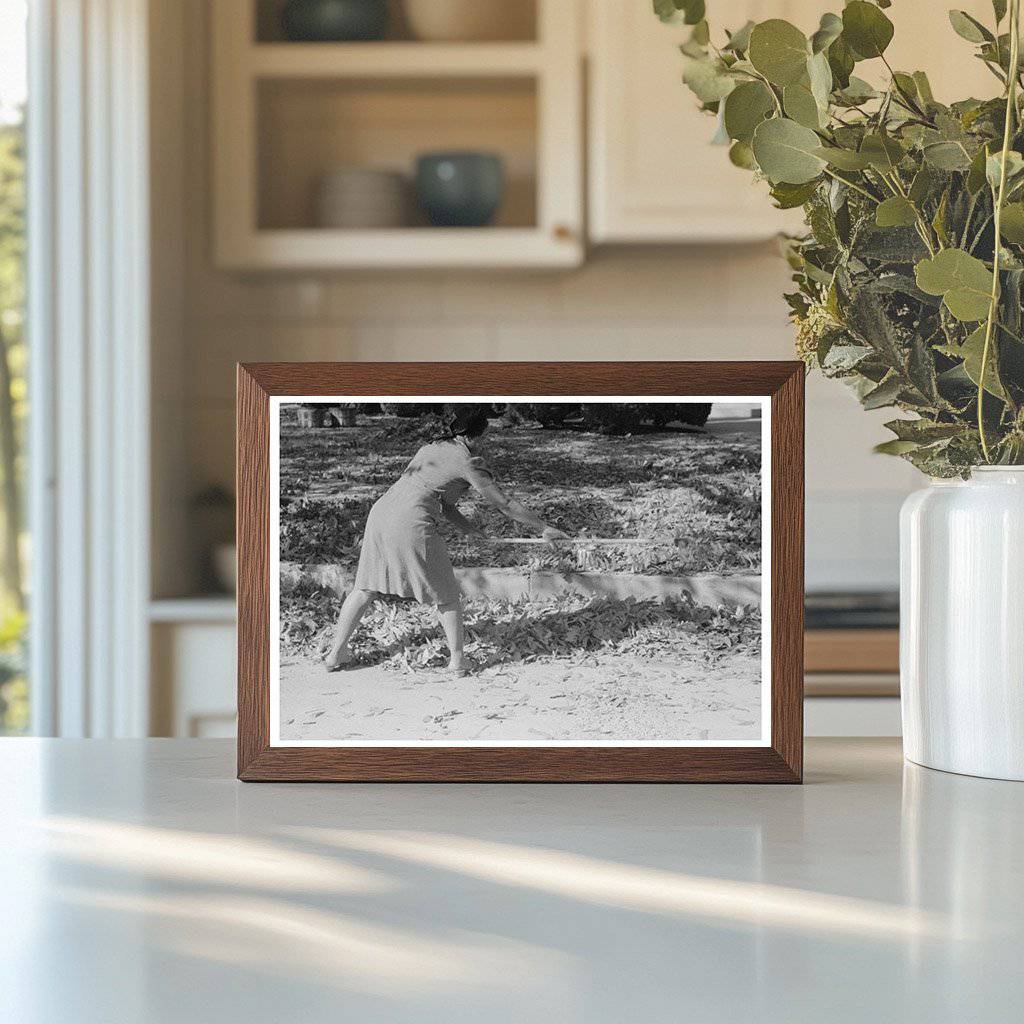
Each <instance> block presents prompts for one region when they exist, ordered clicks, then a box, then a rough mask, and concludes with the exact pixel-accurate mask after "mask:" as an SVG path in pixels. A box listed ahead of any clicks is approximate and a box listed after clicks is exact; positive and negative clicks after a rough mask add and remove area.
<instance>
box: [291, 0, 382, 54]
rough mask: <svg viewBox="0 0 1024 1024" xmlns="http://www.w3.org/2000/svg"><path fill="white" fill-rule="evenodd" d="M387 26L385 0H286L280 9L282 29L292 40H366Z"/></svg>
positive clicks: (346, 41)
mask: <svg viewBox="0 0 1024 1024" xmlns="http://www.w3.org/2000/svg"><path fill="white" fill-rule="evenodd" d="M387 27H388V6H387V0H288V2H287V3H286V4H285V5H284V8H283V9H282V11H281V28H282V29H283V30H284V34H285V37H286V38H287V39H291V40H293V41H294V42H301V43H342V42H345V43H349V42H368V41H370V40H373V39H381V38H382V37H383V36H384V33H385V31H386V30H387Z"/></svg>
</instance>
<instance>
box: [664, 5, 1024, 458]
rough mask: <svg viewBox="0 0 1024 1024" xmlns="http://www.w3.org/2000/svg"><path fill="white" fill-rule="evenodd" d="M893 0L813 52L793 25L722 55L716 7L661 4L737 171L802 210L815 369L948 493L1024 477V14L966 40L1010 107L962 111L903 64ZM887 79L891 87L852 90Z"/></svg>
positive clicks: (806, 356)
mask: <svg viewBox="0 0 1024 1024" xmlns="http://www.w3.org/2000/svg"><path fill="white" fill-rule="evenodd" d="M890 6H891V2H890V0H875V2H868V0H852V2H850V3H847V4H846V6H845V7H844V8H843V10H842V13H840V14H835V13H828V14H825V15H823V16H822V18H821V22H820V24H819V26H818V28H817V30H816V31H815V32H813V34H811V35H810V36H809V37H808V36H807V35H805V34H804V33H803V32H802V31H801V30H800V29H799V28H797V27H796V26H794V25H792V24H790V23H789V22H787V21H783V20H781V19H778V18H772V19H769V20H767V21H762V22H759V23H756V24H755V23H754V22H748V23H747V24H745V25H743V26H742V27H740V28H738V29H736V30H735V31H732V32H725V35H724V38H723V39H720V40H719V42H718V43H717V44H716V43H715V42H714V41H713V40H712V33H711V30H710V27H709V24H708V21H707V18H706V10H705V0H654V10H655V13H656V14H657V15H658V16H659V17H660V18H661V19H662V20H663V21H669V22H680V23H683V24H686V25H689V26H691V28H690V33H689V39H688V40H687V41H686V42H685V43H684V44H683V45H682V47H681V50H682V54H683V61H684V67H683V80H684V81H685V83H686V85H687V86H689V88H690V89H691V91H692V92H693V93H694V95H695V96H696V97H697V99H698V101H699V102H700V104H701V107H702V109H703V110H705V111H707V112H708V113H709V114H712V115H715V116H716V117H717V118H718V132H717V135H716V141H718V142H722V143H726V144H728V145H729V158H730V160H731V161H732V162H733V163H734V164H736V165H738V166H740V167H743V168H747V169H749V170H751V171H753V172H754V174H755V175H756V176H757V177H759V178H762V179H765V180H767V182H768V184H769V187H770V193H771V197H772V199H773V200H774V202H775V204H776V205H777V206H778V207H780V208H783V209H785V208H791V207H797V206H800V207H803V210H804V214H805V220H806V223H807V228H808V230H807V233H806V234H803V235H801V236H799V237H792V238H787V239H786V244H785V249H786V255H787V258H788V260H789V262H790V265H791V266H792V268H793V281H794V283H795V285H796V290H795V291H794V292H793V293H792V294H790V295H787V296H786V299H787V301H788V302H789V305H790V309H791V313H792V317H793V320H794V322H795V324H796V329H797V350H798V352H799V354H800V356H801V358H803V360H804V361H805V362H806V363H807V365H808V367H810V368H817V369H819V370H820V371H821V372H822V373H824V374H825V375H826V376H828V377H833V378H838V379H840V380H842V381H844V382H845V383H847V384H848V385H849V386H850V387H852V388H853V390H854V391H855V393H856V394H857V396H858V398H859V399H860V402H861V404H862V405H863V406H864V408H865V409H877V408H883V407H894V408H897V409H899V410H901V411H902V412H903V413H906V414H910V415H909V416H908V415H903V416H900V417H899V418H898V419H894V420H893V421H892V422H890V423H888V424H887V426H888V428H889V429H890V430H891V431H892V433H893V434H894V435H895V437H894V439H893V440H891V441H888V442H886V443H885V444H882V445H879V446H878V449H877V450H878V451H881V452H884V453H887V454H891V455H897V456H900V457H902V458H904V459H907V460H908V461H910V462H911V463H913V464H914V465H915V466H917V467H918V468H919V469H920V470H922V471H923V472H925V473H928V474H929V475H931V476H939V477H951V476H956V475H963V476H967V475H968V474H969V473H970V469H971V467H972V466H975V465H979V464H984V463H995V464H1020V463H1022V462H1024V313H1022V304H1024V155H1022V152H1024V130H1022V128H1021V111H1020V85H1021V82H1020V67H1019V64H1020V55H1019V31H1020V30H1019V24H1020V0H1009V3H1008V2H1007V0H993V3H992V18H991V21H990V22H989V24H987V25H986V24H983V23H982V22H981V21H979V20H977V19H975V18H974V17H972V16H971V15H969V14H967V13H965V12H964V11H956V10H954V11H950V12H949V20H950V23H951V28H952V29H953V30H954V31H955V32H956V33H957V34H958V35H959V36H961V37H962V38H963V39H964V40H965V41H966V42H967V43H969V44H971V46H972V47H973V48H974V57H975V58H977V59H978V60H980V61H982V62H983V64H984V66H985V67H986V68H987V69H988V70H989V71H990V72H991V73H992V76H993V78H994V79H995V83H994V84H997V86H998V95H997V96H995V97H993V98H989V99H974V98H973V97H972V98H965V99H962V100H959V101H957V102H955V103H951V104H949V105H946V104H944V103H940V102H938V101H937V100H936V99H935V97H934V96H933V94H932V89H931V86H930V84H929V81H928V78H927V76H926V75H925V74H924V72H921V71H898V70H894V69H893V68H892V67H891V66H890V64H889V61H888V60H887V58H886V51H887V49H888V47H889V44H890V43H891V41H892V38H893V34H894V29H893V24H892V22H891V21H890V20H889V18H888V17H887V15H886V14H885V9H886V8H888V7H890ZM869 61H870V62H875V63H877V65H878V68H879V71H880V72H881V74H880V75H879V76H878V78H880V79H884V80H885V81H886V82H887V84H886V85H885V86H884V87H881V88H875V87H873V86H872V85H870V84H869V83H868V82H867V81H865V80H864V79H863V78H860V77H858V75H857V74H856V73H855V72H856V71H857V70H859V66H860V65H862V64H864V63H865V62H869Z"/></svg>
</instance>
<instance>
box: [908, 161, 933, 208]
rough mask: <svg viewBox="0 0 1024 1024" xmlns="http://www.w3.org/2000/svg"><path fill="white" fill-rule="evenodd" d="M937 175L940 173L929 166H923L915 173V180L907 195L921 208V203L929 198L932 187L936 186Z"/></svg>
mask: <svg viewBox="0 0 1024 1024" xmlns="http://www.w3.org/2000/svg"><path fill="white" fill-rule="evenodd" d="M937 177H938V175H936V173H935V172H934V171H933V170H932V169H931V168H930V167H928V166H923V167H922V168H921V170H919V171H918V172H917V174H915V175H914V180H913V181H912V182H911V183H910V191H909V192H908V193H907V195H908V197H909V198H910V201H911V202H912V203H913V204H914V205H915V206H917V207H918V208H920V207H921V204H922V203H923V202H924V201H925V199H927V198H928V196H929V195H930V194H931V192H932V189H934V188H935V185H936V178H937Z"/></svg>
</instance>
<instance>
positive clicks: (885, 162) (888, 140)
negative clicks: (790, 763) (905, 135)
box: [860, 132, 905, 174]
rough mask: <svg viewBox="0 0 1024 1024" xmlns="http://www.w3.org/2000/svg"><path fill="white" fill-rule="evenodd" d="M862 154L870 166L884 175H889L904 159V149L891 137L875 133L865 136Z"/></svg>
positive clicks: (861, 149) (861, 145) (861, 148)
mask: <svg viewBox="0 0 1024 1024" xmlns="http://www.w3.org/2000/svg"><path fill="white" fill-rule="evenodd" d="M860 153H861V156H863V157H864V158H865V159H866V160H867V161H868V162H869V164H870V165H871V166H872V167H874V168H875V170H877V171H881V172H882V173H883V174H889V173H890V172H891V171H892V170H893V169H894V168H895V167H896V166H897V164H899V162H900V161H901V160H902V159H903V157H904V155H905V151H904V149H903V147H902V146H901V145H900V143H899V142H897V140H896V139H894V138H893V137H892V136H891V135H881V134H879V133H877V132H873V133H872V134H871V135H865V136H864V141H863V142H861V144H860Z"/></svg>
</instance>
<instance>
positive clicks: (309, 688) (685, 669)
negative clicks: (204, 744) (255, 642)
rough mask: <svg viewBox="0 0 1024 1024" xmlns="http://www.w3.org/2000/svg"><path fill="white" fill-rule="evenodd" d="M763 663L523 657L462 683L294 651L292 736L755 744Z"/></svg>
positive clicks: (288, 705)
mask: <svg viewBox="0 0 1024 1024" xmlns="http://www.w3.org/2000/svg"><path fill="white" fill-rule="evenodd" d="M760 679H761V665H760V659H759V658H757V657H756V656H752V655H739V654H734V655H725V656H723V657H722V658H721V659H720V660H719V662H718V663H717V664H716V665H715V666H713V667H709V666H708V665H707V664H706V663H705V662H704V661H703V660H701V659H698V658H696V657H695V658H694V659H693V660H692V662H690V663H687V662H682V663H680V662H674V663H672V664H663V663H657V662H650V661H646V660H642V659H639V658H636V659H632V658H627V657H623V656H609V657H604V658H600V657H593V658H589V659H587V660H586V661H585V662H583V663H582V664H581V665H578V666H577V665H569V664H559V663H557V662H556V663H551V662H547V663H539V664H538V663H533V664H523V663H515V664H511V665H507V666H495V667H493V668H490V669H487V670H486V671H483V672H480V673H479V674H477V675H473V676H468V677H466V678H463V679H454V678H452V677H450V676H447V675H445V674H444V673H441V672H436V671H430V670H422V671H419V672H415V673H403V672H400V671H395V670H391V669H387V668H380V667H368V668H359V669H351V670H348V671H345V672H336V673H328V672H327V671H325V669H324V668H323V666H322V665H320V664H319V663H316V662H310V661H302V660H298V659H294V658H283V659H282V663H281V739H282V740H373V739H389V740H408V741H410V742H415V741H417V740H484V741H489V740H493V741H495V742H507V741H509V740H621V741H631V740H719V741H723V742H724V741H728V740H751V739H757V738H758V737H759V735H760V721H759V719H760Z"/></svg>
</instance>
